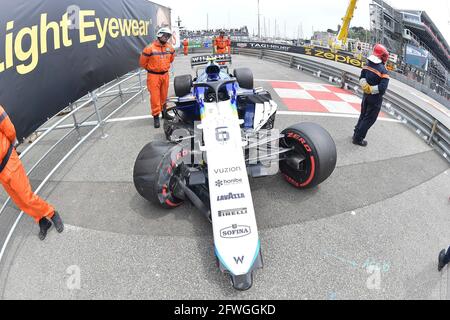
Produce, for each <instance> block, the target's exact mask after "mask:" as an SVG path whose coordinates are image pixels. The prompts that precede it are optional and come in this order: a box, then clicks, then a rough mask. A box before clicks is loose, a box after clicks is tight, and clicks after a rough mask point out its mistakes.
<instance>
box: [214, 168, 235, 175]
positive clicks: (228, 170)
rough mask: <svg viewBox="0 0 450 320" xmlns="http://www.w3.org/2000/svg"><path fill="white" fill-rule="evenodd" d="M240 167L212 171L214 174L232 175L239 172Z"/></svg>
mask: <svg viewBox="0 0 450 320" xmlns="http://www.w3.org/2000/svg"><path fill="white" fill-rule="evenodd" d="M241 171H242V169H241V167H229V168H221V169H214V173H215V174H219V173H220V174H223V173H234V172H241Z"/></svg>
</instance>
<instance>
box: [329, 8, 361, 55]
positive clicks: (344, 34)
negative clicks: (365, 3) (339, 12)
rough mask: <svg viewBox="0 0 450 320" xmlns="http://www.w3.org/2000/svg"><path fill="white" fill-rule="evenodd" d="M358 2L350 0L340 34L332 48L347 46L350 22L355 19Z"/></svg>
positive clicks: (337, 48)
mask: <svg viewBox="0 0 450 320" xmlns="http://www.w3.org/2000/svg"><path fill="white" fill-rule="evenodd" d="M357 2H358V0H350V3H349V5H348V7H347V12H346V13H345V16H344V17H343V18H342V26H341V30H339V34H338V35H337V37H336V42H335V43H334V44H333V45H332V49H334V50H339V49H341V48H342V46H345V45H346V44H347V39H348V31H349V29H350V22H351V21H352V19H353V14H354V13H355V9H356V3H357Z"/></svg>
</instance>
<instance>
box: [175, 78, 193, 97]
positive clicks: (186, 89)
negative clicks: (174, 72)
mask: <svg viewBox="0 0 450 320" xmlns="http://www.w3.org/2000/svg"><path fill="white" fill-rule="evenodd" d="M173 86H174V88H175V95H176V96H177V97H184V96H186V95H188V94H189V93H191V89H192V76H191V75H190V74H186V75H183V76H178V77H175V79H174V82H173Z"/></svg>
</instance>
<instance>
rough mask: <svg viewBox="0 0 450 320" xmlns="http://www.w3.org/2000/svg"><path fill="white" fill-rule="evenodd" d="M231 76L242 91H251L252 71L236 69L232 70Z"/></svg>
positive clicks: (252, 84)
mask: <svg viewBox="0 0 450 320" xmlns="http://www.w3.org/2000/svg"><path fill="white" fill-rule="evenodd" d="M233 75H234V77H235V78H236V80H237V82H238V84H239V87H241V88H242V89H249V90H251V89H253V86H254V83H253V72H252V70H250V69H249V68H237V69H234V73H233Z"/></svg>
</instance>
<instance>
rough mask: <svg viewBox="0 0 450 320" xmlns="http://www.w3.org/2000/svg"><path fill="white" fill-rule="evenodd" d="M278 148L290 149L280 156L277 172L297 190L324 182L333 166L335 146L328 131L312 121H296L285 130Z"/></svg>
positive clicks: (334, 162) (335, 156)
mask: <svg viewBox="0 0 450 320" xmlns="http://www.w3.org/2000/svg"><path fill="white" fill-rule="evenodd" d="M282 135H283V136H284V137H283V138H281V139H280V147H281V148H292V151H289V152H288V153H287V154H285V155H284V157H283V158H281V159H280V171H281V173H282V174H283V175H284V177H285V178H286V180H287V181H288V182H289V183H290V184H292V185H293V186H295V187H296V188H299V189H304V188H312V187H315V186H317V185H319V184H320V183H322V182H323V181H325V180H326V179H327V178H328V177H329V176H330V175H331V174H332V173H333V171H334V169H335V168H336V161H337V152H336V145H335V143H334V140H333V138H332V137H331V136H330V134H329V133H328V132H327V131H326V130H325V129H324V128H322V127H321V126H319V125H318V124H315V123H308V122H305V123H299V124H296V125H293V126H292V127H289V128H287V129H285V130H284V131H283V132H282Z"/></svg>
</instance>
